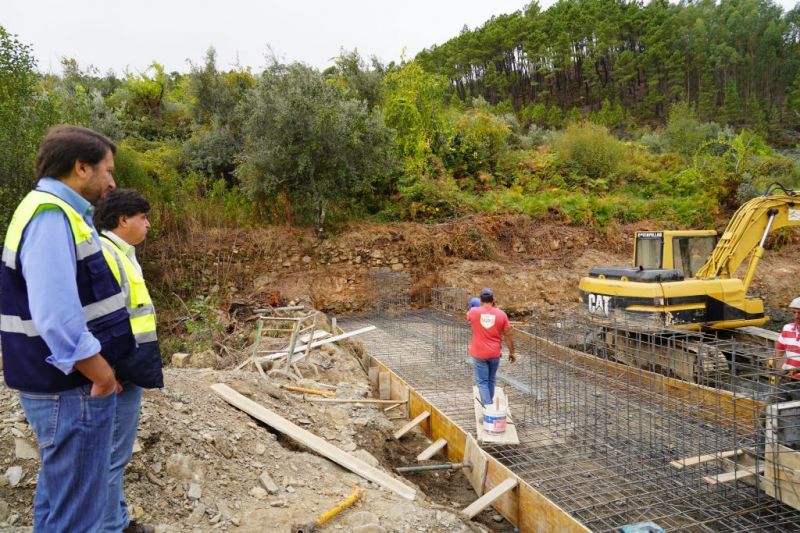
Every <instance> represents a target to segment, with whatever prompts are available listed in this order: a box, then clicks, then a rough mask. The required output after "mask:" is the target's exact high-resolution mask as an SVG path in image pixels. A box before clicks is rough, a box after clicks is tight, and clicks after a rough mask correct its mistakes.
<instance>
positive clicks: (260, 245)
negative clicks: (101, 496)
mask: <svg viewBox="0 0 800 533" xmlns="http://www.w3.org/2000/svg"><path fill="white" fill-rule="evenodd" d="M638 229H654V227H653V226H649V225H647V224H645V223H639V224H636V225H631V226H624V227H623V226H612V227H610V228H607V230H606V232H605V233H604V234H598V233H596V232H594V231H592V230H590V229H587V228H576V227H571V226H565V225H563V224H559V223H557V222H551V223H541V222H536V221H533V220H531V219H529V218H527V217H521V216H518V217H508V216H507V217H494V218H481V219H462V220H458V221H454V222H451V223H448V224H440V225H415V224H391V225H355V226H352V227H350V228H344V229H343V230H342V231H341V232H340V233H338V234H337V235H335V236H331V237H329V238H328V239H326V240H324V241H321V242H319V241H316V240H314V239H313V237H312V236H311V233H310V231H302V230H296V229H287V228H280V227H272V228H262V229H255V230H239V231H217V232H210V233H206V234H202V235H200V234H193V235H187V236H186V238H184V239H180V240H175V241H174V242H173V243H172V244H171V245H170V246H167V245H165V244H163V243H162V244H160V245H159V243H158V242H156V243H155V244H153V245H149V248H146V249H145V250H143V253H142V256H143V259H144V264H145V269H146V271H147V276H148V279H150V280H152V283H153V285H154V286H155V289H156V291H157V292H159V293H161V294H169V293H173V292H174V293H176V294H177V293H181V294H184V296H186V295H187V294H201V295H214V296H216V297H217V299H218V301H219V307H220V308H219V310H217V314H218V315H219V317H220V320H221V321H222V322H225V323H227V327H224V328H222V332H223V333H222V335H223V336H222V337H220V338H219V339H217V344H216V346H217V348H218V349H215V351H216V352H217V353H216V354H212V356H213V358H212V360H211V363H210V365H211V366H214V367H215V368H216V369H213V370H212V369H189V368H170V369H167V371H166V387H165V388H164V389H163V390H156V391H148V392H147V393H146V394H145V396H144V400H143V407H142V418H141V423H140V431H139V438H138V440H137V446H136V450H135V454H134V458H133V460H132V462H131V464H130V466H129V468H128V471H127V473H126V476H125V483H126V487H127V489H126V490H127V495H128V501H129V504H130V506H131V513H132V515H133V517H134V518H136V519H138V520H141V521H144V522H148V523H152V524H157V525H158V529H159V531H162V532H163V531H176V532H177V531H254V532H255V531H287V530H289V528H290V526H292V525H293V524H296V523H303V522H309V521H311V520H313V519H314V518H315V517H317V516H318V515H319V514H321V513H322V512H324V511H326V510H328V509H329V508H331V507H333V506H334V505H335V504H336V503H337V502H338V501H340V500H342V499H343V498H345V497H346V496H348V495H349V494H350V493H351V492H352V490H353V487H354V486H355V485H360V486H362V487H365V488H366V490H367V495H366V499H365V501H363V502H361V503H360V504H358V505H357V506H356V507H355V508H351V509H348V510H345V511H343V512H342V513H341V515H340V516H338V517H336V518H334V519H333V520H332V521H330V522H329V523H328V524H326V525H325V526H323V527H322V528H321V530H322V531H338V530H341V531H361V532H362V533H363V532H368V531H377V532H379V531H398V532H400V531H402V532H405V531H420V532H426V531H487V530H491V531H513V528H512V527H511V526H510V524H508V522H505V521H504V520H502V517H500V516H499V515H496V513H494V512H493V511H491V510H489V511H486V512H484V513H482V514H481V515H479V517H478V518H477V519H476V520H474V521H472V522H465V521H463V520H462V519H461V518H459V516H458V511H459V510H460V509H462V508H464V507H466V506H467V505H468V504H469V503H471V502H472V501H473V500H474V499H475V497H476V496H475V494H474V493H473V491H472V490H471V488H470V486H469V484H468V483H467V481H466V479H465V477H464V476H463V475H461V474H460V473H453V472H439V473H424V474H413V475H407V476H405V478H404V479H405V482H406V483H410V484H414V485H415V486H416V487H417V488H418V489H419V492H418V496H417V499H416V500H415V501H407V500H404V499H402V498H401V497H399V496H397V495H395V494H393V493H390V492H388V491H386V490H385V489H382V488H380V487H378V486H376V485H374V484H371V483H368V482H366V481H365V480H363V479H362V478H360V477H358V476H356V475H355V474H353V473H350V472H348V471H347V470H345V469H343V468H341V467H339V466H337V465H335V464H334V463H332V462H330V461H328V460H327V459H324V458H322V457H320V456H318V455H316V454H315V453H313V452H310V451H308V450H305V449H303V448H302V447H300V446H298V445H297V444H296V443H294V442H292V441H290V440H288V439H287V438H286V437H284V436H283V435H281V434H278V433H276V432H274V431H273V430H271V429H270V428H268V427H267V426H265V425H264V424H262V423H260V422H257V421H255V420H254V419H251V418H250V417H249V416H248V415H246V414H244V413H242V412H241V411H239V410H237V409H235V408H234V407H231V406H229V405H228V404H226V403H225V402H223V401H222V400H221V399H219V398H218V397H217V396H216V395H215V394H214V393H213V392H212V391H211V390H210V388H209V386H210V385H212V384H213V383H227V384H228V385H230V386H231V387H233V388H234V389H236V390H238V391H239V392H241V393H242V394H244V395H245V396H248V397H250V398H251V399H253V400H254V401H256V402H258V403H260V404H261V405H263V406H265V407H267V408H268V409H271V410H273V411H275V412H277V413H279V414H281V415H282V416H284V417H286V418H288V419H289V420H291V421H292V422H294V423H295V424H297V425H299V426H301V427H304V428H306V429H308V430H309V431H311V432H312V433H314V434H316V435H318V436H320V437H322V438H324V439H327V440H328V441H330V442H331V443H333V444H334V445H336V446H338V447H340V448H341V449H343V450H345V451H347V452H351V453H354V454H355V455H357V456H359V457H360V458H361V459H363V460H366V461H368V462H371V463H373V464H375V465H377V466H379V467H381V468H383V469H385V470H386V471H387V472H392V469H393V468H394V467H396V466H400V465H403V464H412V463H413V462H414V457H415V456H416V454H418V453H419V452H420V451H421V450H422V449H423V448H424V447H425V446H426V444H427V440H426V439H425V437H424V436H423V435H422V434H420V433H416V432H415V433H412V434H411V435H409V436H406V437H404V438H403V439H402V440H401V441H400V442H397V441H394V440H393V439H392V432H393V431H394V430H395V429H396V428H398V427H399V426H400V425H401V424H402V423H403V422H404V419H403V420H392V419H390V418H389V417H388V416H387V414H386V413H383V411H381V410H380V409H378V408H375V407H358V406H350V405H347V404H346V405H332V404H322V403H312V402H308V401H304V400H303V398H302V396H301V395H299V394H295V393H290V392H287V391H285V390H283V389H280V388H279V387H280V385H281V384H282V383H283V381H282V378H274V379H271V380H270V381H265V380H264V379H262V378H261V377H260V376H259V375H258V374H257V373H255V372H253V371H248V370H241V371H237V370H232V369H231V368H232V364H233V363H234V362H235V360H236V359H237V358H239V359H240V358H241V357H242V353H244V350H245V349H246V348H247V346H248V344H249V343H252V329H253V326H254V323H253V322H252V320H248V318H249V319H252V309H253V308H255V307H257V306H264V305H285V304H287V303H298V302H305V303H307V304H308V305H311V306H314V307H316V308H317V309H321V310H323V311H326V312H328V313H329V314H338V313H346V312H350V311H354V310H360V309H362V308H364V306H365V304H367V303H368V302H369V301H370V298H371V297H373V295H372V294H371V292H372V291H374V285H373V284H371V282H370V273H371V272H374V271H375V269H377V268H382V269H390V270H391V271H394V272H406V273H408V276H409V278H410V280H411V283H412V293H413V294H415V295H417V296H420V298H419V299H418V302H422V301H423V298H422V297H421V295H424V294H425V293H426V292H427V290H428V289H430V288H431V287H433V286H456V287H461V288H465V289H468V290H472V291H477V290H478V289H479V288H481V287H483V286H490V287H493V288H494V289H495V292H496V295H497V299H498V303H499V304H500V306H501V307H503V308H505V309H506V310H508V311H510V312H511V313H513V314H520V315H524V314H529V313H536V312H537V311H552V312H560V311H563V310H565V309H571V308H574V307H576V304H577V300H578V289H577V283H578V280H579V279H580V277H582V276H584V275H586V274H587V273H588V270H589V268H591V267H592V266H595V265H613V264H626V263H628V262H629V261H630V254H631V247H632V246H631V245H632V235H633V232H634V231H635V230H638ZM200 244H202V246H200ZM799 258H800V240H799V239H797V238H790V239H788V240H787V241H786V242H784V243H783V246H782V247H781V249H780V250H771V251H768V253H767V254H766V256H765V257H764V259H763V260H762V263H761V265H760V267H759V269H758V272H757V274H756V278H755V281H754V283H753V286H752V288H751V293H754V294H757V295H759V296H761V297H763V298H764V299H765V303H766V305H767V308H768V309H769V311H770V314H771V315H772V316H773V317H774V318H775V321H774V322H773V323H771V324H774V325H778V326H779V325H780V324H781V323H782V321H784V320H786V319H787V315H786V314H785V312H784V311H783V310H782V309H781V308H782V307H783V306H785V305H786V303H788V301H790V300H791V299H792V298H793V297H795V296H797V295H798V292H800V291H798V284H797V282H796V280H797V279H798V274H800V262H799V261H798V259H799ZM186 280H191V283H188V282H187V281H186ZM180 287H184V289H183V291H184V292H181V289H180ZM165 307H166V306H165ZM188 311H189V310H188V309H181V308H180V307H176V308H171V309H165V312H163V313H161V314H160V315H159V335H160V337H161V338H162V339H165V338H167V339H168V338H169V337H170V336H180V335H183V334H185V331H182V330H181V327H182V326H181V324H184V323H185V322H186V321H185V320H184V319H185V317H182V316H181V313H186V312H188ZM225 335H227V337H225ZM223 346H225V348H222V347H223ZM228 347H230V349H229V348H228ZM345 348H346V347H338V346H333V345H328V346H326V347H324V348H320V349H317V350H315V351H314V352H313V356H312V357H311V360H312V361H313V362H314V363H316V364H315V365H314V366H315V367H316V368H317V369H318V370H319V371H320V375H319V376H318V377H317V376H315V373H314V372H313V371H312V370H310V368H306V371H305V374H306V375H307V376H309V375H310V376H313V377H314V380H316V381H311V382H307V383H305V385H308V386H312V387H314V386H315V385H318V384H320V383H322V384H327V385H330V386H335V387H336V395H337V397H344V398H353V397H359V396H364V395H367V394H369V392H370V391H369V384H368V380H367V378H366V375H365V374H364V372H363V370H362V369H361V368H360V366H359V364H358V362H357V361H356V359H355V358H354V357H353V356H352V354H350V353H349V352H348V351H347V350H346V349H345ZM168 355H169V354H168ZM388 415H390V416H391V415H394V416H397V415H395V413H392V412H390V413H388ZM36 457H37V452H36V448H35V444H34V440H33V438H32V436H31V431H30V428H29V426H28V424H27V422H26V421H25V418H24V416H23V414H22V410H21V407H20V405H19V402H18V400H17V397H16V393H15V392H14V391H11V390H9V389H7V388H5V387H3V386H0V529H3V530H13V531H25V530H29V529H30V524H31V505H32V503H31V502H32V499H33V493H34V488H35V484H36V472H37V470H38V464H37V463H38V460H37V458H36ZM444 461H445V459H444V458H443V457H441V456H439V457H438V458H436V460H435V461H433V462H444ZM264 474H266V477H264ZM260 478H262V479H261V480H260ZM267 478H269V480H271V482H270V481H269V480H267Z"/></svg>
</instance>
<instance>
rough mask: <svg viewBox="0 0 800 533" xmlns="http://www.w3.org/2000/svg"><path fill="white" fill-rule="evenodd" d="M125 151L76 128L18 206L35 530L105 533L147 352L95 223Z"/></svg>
mask: <svg viewBox="0 0 800 533" xmlns="http://www.w3.org/2000/svg"><path fill="white" fill-rule="evenodd" d="M115 150H116V148H115V146H114V144H113V143H112V142H111V141H110V140H109V139H107V138H106V137H105V136H103V135H101V134H99V133H97V132H95V131H92V130H89V129H86V128H79V127H74V126H57V127H55V128H52V129H51V130H50V131H49V132H48V133H47V135H46V136H45V139H44V141H43V143H42V146H41V147H40V149H39V154H38V156H37V161H36V173H37V177H38V178H39V182H38V183H37V186H36V189H35V190H34V191H31V192H30V193H29V194H28V195H27V196H26V197H25V199H23V200H22V202H21V203H20V204H19V206H18V207H17V210H16V211H15V213H14V216H13V218H12V220H11V223H10V224H9V227H8V233H7V235H6V238H5V242H4V246H3V252H2V263H0V340H1V341H2V349H3V368H4V378H5V381H6V383H7V384H8V386H9V387H12V388H15V389H18V390H19V391H20V401H21V403H22V407H23V409H24V410H25V415H26V417H27V418H28V421H29V422H30V424H31V426H32V428H33V431H34V433H35V434H36V438H37V441H38V443H39V453H40V459H41V469H40V471H39V477H38V482H37V486H36V496H35V498H34V531H35V532H39V531H42V532H44V531H46V532H57V531H58V532H60V531H81V532H94V531H99V528H100V527H101V524H102V516H103V510H104V509H105V506H106V499H107V491H108V476H109V468H110V453H111V440H112V431H113V419H114V409H115V402H116V393H117V392H119V391H120V390H121V388H120V384H119V382H118V381H117V379H116V376H115V374H114V370H113V365H114V364H115V362H116V361H118V360H120V359H121V358H124V357H126V356H127V355H128V354H130V353H131V351H132V350H133V348H134V347H135V342H134V339H133V334H132V332H131V328H130V323H129V319H128V312H127V310H126V308H125V298H124V296H123V295H122V292H121V290H120V287H119V285H118V284H117V283H116V280H115V279H114V277H113V275H112V273H111V270H110V269H109V268H108V266H107V264H106V262H105V260H104V258H103V254H102V250H101V248H100V245H99V237H98V235H97V232H96V231H95V229H94V226H93V225H92V214H93V208H92V204H94V203H96V202H98V201H99V200H100V199H102V198H103V197H105V195H106V194H108V192H110V191H111V190H113V189H114V188H115V183H114V177H113V171H114V153H115Z"/></svg>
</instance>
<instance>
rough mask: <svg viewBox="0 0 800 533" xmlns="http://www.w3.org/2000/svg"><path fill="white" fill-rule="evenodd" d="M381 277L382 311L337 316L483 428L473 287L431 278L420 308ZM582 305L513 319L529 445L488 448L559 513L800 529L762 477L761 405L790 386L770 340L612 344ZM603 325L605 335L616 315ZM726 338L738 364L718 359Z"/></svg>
mask: <svg viewBox="0 0 800 533" xmlns="http://www.w3.org/2000/svg"><path fill="white" fill-rule="evenodd" d="M384 276H385V277H384V278H378V279H376V299H375V306H374V309H373V311H372V312H370V313H366V314H364V315H360V316H348V317H339V323H340V324H341V325H342V327H343V328H344V329H346V330H353V329H356V328H360V327H363V326H365V325H369V324H372V325H375V326H377V329H376V330H375V331H373V332H370V333H368V334H365V335H363V336H361V337H359V341H360V342H361V343H362V344H363V346H364V348H365V349H366V351H367V352H368V353H369V355H371V356H372V357H373V358H374V359H375V360H376V361H378V362H380V364H381V365H385V367H386V368H388V369H390V370H391V371H392V372H393V373H394V375H395V376H397V378H399V379H400V380H402V381H403V382H405V383H406V384H407V385H408V386H409V387H410V388H411V389H413V390H414V391H415V393H416V394H418V395H419V396H421V397H423V398H424V399H425V400H427V401H428V402H430V405H431V406H433V407H434V408H435V409H437V410H439V411H441V413H442V414H443V415H445V416H446V417H447V418H448V419H449V420H450V421H452V422H453V423H454V424H455V425H457V426H458V428H459V429H460V430H461V431H463V433H464V434H468V435H475V431H476V427H475V425H476V422H475V415H474V409H473V402H472V383H473V381H472V367H471V365H470V363H469V361H468V360H467V359H466V357H465V354H466V347H467V344H468V341H469V328H468V324H467V323H466V321H465V320H464V311H465V309H466V302H467V301H468V299H469V296H470V295H469V293H467V292H466V291H462V290H459V289H454V288H440V289H434V290H433V294H432V297H431V300H430V305H429V306H428V307H426V308H423V309H417V310H411V309H410V307H409V305H408V304H409V302H408V294H409V293H408V290H407V287H408V280H407V278H400V277H397V276H393V275H391V274H386V275H384ZM578 316H579V315H578V314H577V313H574V314H572V318H569V319H567V318H562V319H554V320H543V321H538V322H535V323H534V322H526V323H519V324H516V326H515V327H516V329H517V331H516V334H515V338H516V344H517V354H518V361H517V363H516V364H514V365H510V364H509V363H508V361H507V359H505V358H504V359H503V361H502V363H501V367H500V371H499V374H498V386H503V387H504V389H505V391H506V394H507V396H508V399H509V405H510V407H511V414H512V417H513V418H514V421H515V423H516V426H517V431H518V434H519V439H520V444H519V445H515V446H499V445H483V446H482V448H483V450H484V451H485V452H487V453H488V455H489V456H490V457H491V460H493V461H497V462H499V463H500V464H502V465H503V466H505V467H507V469H508V470H510V471H511V472H513V475H514V476H517V477H518V479H519V480H520V484H521V485H524V487H525V489H526V490H528V491H532V492H533V493H535V494H536V495H537V498H538V497H539V495H541V496H543V497H544V498H542V500H543V501H544V502H545V504H546V505H550V506H552V509H549V510H548V512H552V513H556V514H557V513H563V514H564V515H565V517H566V516H567V515H568V517H570V518H571V519H573V520H572V521H571V522H569V523H572V524H579V525H578V526H576V527H570V528H571V529H575V530H581V529H583V527H580V525H582V526H584V527H585V528H587V529H589V530H592V531H615V530H617V529H618V528H620V527H623V526H626V525H631V524H637V523H643V522H652V523H655V524H657V525H658V526H660V527H661V528H663V529H664V530H666V531H679V530H680V531H798V528H800V526H798V524H800V512H798V511H797V510H795V509H794V508H793V507H791V506H789V505H786V504H784V503H782V502H781V500H783V501H788V500H791V497H790V495H785V494H784V497H781V490H783V491H784V492H785V491H786V490H787V489H786V487H787V485H786V484H785V483H784V484H781V482H780V481H779V479H774V478H771V480H770V479H767V477H765V476H766V475H767V474H768V472H766V471H767V470H769V468H771V467H773V466H774V465H773V464H772V463H770V462H769V461H765V460H764V453H765V447H767V448H768V447H769V446H770V445H769V442H768V440H769V439H768V438H769V432H768V427H767V426H766V425H765V420H764V409H765V407H764V406H765V405H769V404H770V403H773V402H775V401H780V400H781V399H782V394H783V391H782V390H781V388H780V387H781V386H780V382H776V383H770V380H769V379H768V378H767V379H765V378H764V376H763V372H761V373H759V372H758V370H759V368H758V367H759V365H761V366H763V364H764V361H765V360H766V359H767V358H769V357H770V354H771V353H772V349H771V347H769V346H763V347H760V348H759V347H755V346H753V345H745V344H739V345H735V344H733V345H732V344H731V342H730V341H724V340H722V339H720V338H718V337H713V338H712V337H708V336H704V335H700V334H689V333H686V332H682V333H680V332H670V331H662V332H659V333H657V334H652V333H650V334H648V335H647V336H644V335H635V334H634V335H631V334H630V333H628V334H627V336H625V337H624V341H620V338H621V335H617V337H616V340H615V343H616V344H615V352H614V354H613V355H612V354H611V353H610V352H609V350H608V343H607V342H605V343H604V342H598V336H599V334H598V325H597V324H595V323H592V322H591V321H589V320H588V319H580V318H578ZM610 327H611V328H613V327H617V326H614V325H612V326H610ZM602 331H603V333H602V335H603V338H604V339H608V338H609V331H610V329H609V326H608V325H606V326H604V329H603V330H602ZM620 331H621V330H620ZM726 343H727V344H726ZM665 346H666V347H667V348H668V349H667V350H666V352H667V353H668V354H670V355H669V357H667V358H666V359H665V358H664V357H661V358H660V359H654V358H652V357H651V358H649V359H648V361H650V363H649V364H651V365H656V363H657V366H658V368H651V369H647V368H645V369H642V368H634V367H632V366H630V365H623V364H621V363H620V360H621V359H627V362H628V363H630V362H631V360H633V361H636V360H637V358H641V356H642V354H646V353H647V352H648V351H650V352H652V351H654V350H655V349H657V348H659V349H661V352H664V349H663V348H664V347H665ZM721 350H724V354H726V356H727V357H728V362H727V364H719V361H720V357H721V356H720V355H719V354H720V353H723V352H721ZM745 352H747V353H745ZM731 353H733V355H731ZM687 357H688V358H692V357H693V358H694V359H692V360H693V361H694V366H693V367H692V371H693V372H695V379H696V381H697V382H698V383H699V385H694V384H689V383H686V382H685V381H684V380H679V379H676V377H675V376H674V374H675V372H676V369H671V368H669V366H670V365H671V362H670V361H675V365H676V367H677V366H678V365H685V364H686V363H685V361H686V359H687ZM704 358H705V359H704ZM654 361H655V362H656V363H654ZM709 361H711V362H709ZM639 366H641V365H639ZM665 366H666V368H665ZM651 370H652V371H651ZM670 375H672V377H670ZM772 381H775V380H772ZM409 415H410V416H412V414H411V413H409ZM784 426H786V424H784ZM765 442H766V444H765ZM781 449H782V450H784V449H783V448H781ZM785 451H786V452H787V453H789V452H791V453H793V452H792V451H790V450H789V449H788V448H786V449H785ZM687 458H698V459H696V460H687ZM709 458H713V460H709ZM456 459H457V457H456ZM737 471H738V472H740V473H741V474H742V475H739V474H737ZM731 472H732V473H731ZM751 472H755V474H754V475H751ZM731 477H732V478H733V479H731ZM776 477H777V478H780V476H776ZM769 483H772V484H773V486H772V490H771V491H770V487H769V486H765V484H769ZM770 494H772V495H775V494H777V495H778V496H779V497H777V498H776V497H772V496H771V495H770ZM508 508H509V507H507V508H506V512H504V509H503V508H502V506H501V508H500V509H499V511H500V512H504V514H506V515H508V514H515V516H507V518H508V519H509V520H510V521H511V522H512V523H515V524H518V526H519V527H520V529H521V530H523V531H525V530H530V531H534V530H546V529H547V528H545V527H543V526H542V525H541V524H540V525H537V518H536V517H535V516H524V513H525V512H527V511H528V510H529V509H528V507H526V506H522V505H520V506H519V507H518V508H515V510H514V511H513V513H509V512H508V511H507V509H508ZM538 509H539V511H540V512H541V510H542V508H541V507H538ZM550 527H552V523H550Z"/></svg>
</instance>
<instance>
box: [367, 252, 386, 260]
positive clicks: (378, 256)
mask: <svg viewBox="0 0 800 533" xmlns="http://www.w3.org/2000/svg"><path fill="white" fill-rule="evenodd" d="M369 256H370V257H371V258H372V259H383V250H372V253H370V254H369Z"/></svg>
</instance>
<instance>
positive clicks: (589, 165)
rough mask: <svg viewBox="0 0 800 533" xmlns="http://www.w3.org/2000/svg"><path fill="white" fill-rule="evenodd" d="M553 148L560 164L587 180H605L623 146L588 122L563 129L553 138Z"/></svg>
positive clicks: (613, 168) (615, 167)
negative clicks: (573, 169)
mask: <svg viewBox="0 0 800 533" xmlns="http://www.w3.org/2000/svg"><path fill="white" fill-rule="evenodd" d="M553 148H554V149H555V150H556V152H558V154H559V155H560V156H561V159H562V160H563V161H565V162H568V163H570V164H572V165H574V166H575V169H576V170H577V172H578V173H579V174H581V175H583V176H586V177H588V178H590V180H596V179H609V177H610V175H611V174H612V173H614V172H615V171H617V170H618V168H619V166H620V163H621V162H622V159H623V157H624V154H625V146H624V145H623V144H622V143H621V142H620V141H619V140H618V139H617V138H616V137H614V136H613V135H611V134H609V133H608V130H607V129H606V128H605V127H604V126H599V125H596V124H591V123H588V122H584V123H582V124H570V125H569V126H567V128H566V129H565V130H564V131H563V132H561V133H559V134H557V135H555V136H554V138H553Z"/></svg>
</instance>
